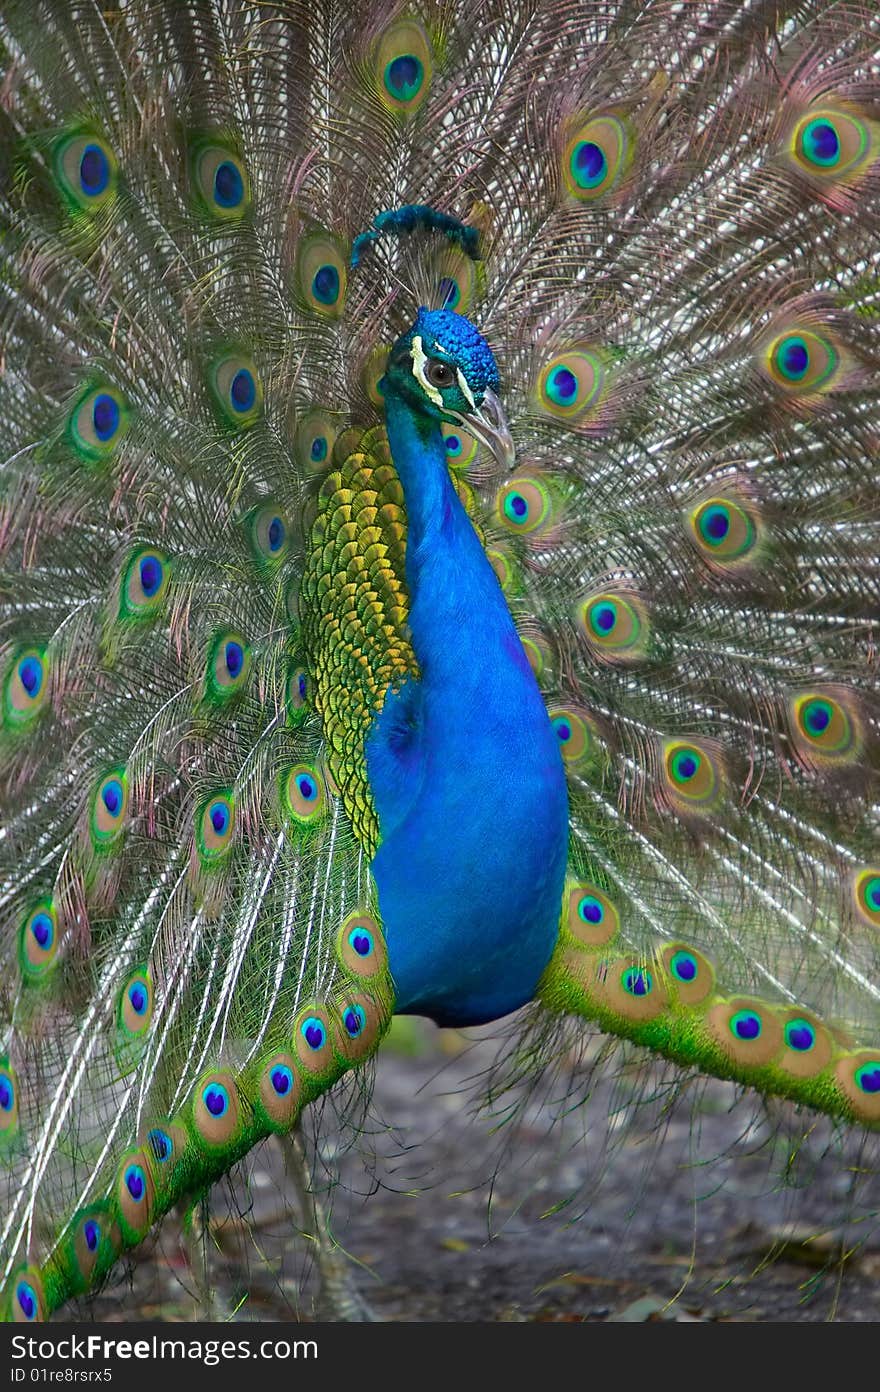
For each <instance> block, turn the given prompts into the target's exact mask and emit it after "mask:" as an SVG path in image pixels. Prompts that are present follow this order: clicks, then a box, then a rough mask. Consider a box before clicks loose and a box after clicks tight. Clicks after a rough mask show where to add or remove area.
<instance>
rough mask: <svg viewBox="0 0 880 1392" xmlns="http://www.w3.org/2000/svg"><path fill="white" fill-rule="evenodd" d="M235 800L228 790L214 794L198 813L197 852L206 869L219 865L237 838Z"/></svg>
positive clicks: (221, 790)
mask: <svg viewBox="0 0 880 1392" xmlns="http://www.w3.org/2000/svg"><path fill="white" fill-rule="evenodd" d="M235 813H236V809H235V799H234V798H233V796H232V794H231V793H230V792H229V791H228V790H226V789H220V790H218V791H217V792H216V793H213V794H212V795H211V796H210V797H209V798H206V799H205V801H204V802H203V803H202V804H201V806H200V807H199V809H198V812H197V813H196V852H197V854H198V857H199V860H200V861H201V863H202V865H203V866H205V867H211V866H212V865H216V864H218V863H219V862H220V861H222V860H223V858H224V857H225V856H226V854H227V853H228V852H229V850H230V849H231V848H232V843H233V840H234V837H235V820H236V816H235Z"/></svg>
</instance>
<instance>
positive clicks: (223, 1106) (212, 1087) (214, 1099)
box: [202, 1083, 229, 1117]
mask: <svg viewBox="0 0 880 1392" xmlns="http://www.w3.org/2000/svg"><path fill="white" fill-rule="evenodd" d="M202 1101H203V1102H204V1104H205V1109H206V1111H208V1112H209V1113H210V1115H211V1116H212V1117H222V1116H224V1115H225V1114H226V1112H228V1110H229V1093H228V1092H227V1091H226V1088H225V1087H222V1086H221V1085H220V1083H209V1084H208V1086H207V1087H206V1088H205V1090H204V1092H203V1093H202Z"/></svg>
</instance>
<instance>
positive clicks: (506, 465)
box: [464, 391, 516, 470]
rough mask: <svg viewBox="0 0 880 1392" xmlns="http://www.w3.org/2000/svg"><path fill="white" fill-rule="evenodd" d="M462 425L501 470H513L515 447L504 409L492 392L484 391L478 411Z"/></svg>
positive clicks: (470, 415)
mask: <svg viewBox="0 0 880 1392" xmlns="http://www.w3.org/2000/svg"><path fill="white" fill-rule="evenodd" d="M464 424H465V425H466V426H467V427H468V429H469V430H470V431H471V433H472V434H474V435H476V437H477V439H478V440H479V441H480V443H481V444H483V445H486V446H487V447H488V448H489V449H490V450H491V451H492V453H493V454H494V456H495V458H496V459H497V460H498V463H499V464H500V465H501V467H502V468H503V469H507V470H510V469H512V468H513V465H514V462H515V460H516V445H515V444H514V443H513V436H512V435H511V433H510V426H509V425H508V424H507V417H506V415H505V414H504V407H503V406H502V405H501V402H500V401H499V400H498V397H497V396H496V395H495V393H494V392H493V391H486V392H485V393H484V394H483V402H482V405H481V406H480V408H479V410H477V411H473V412H471V413H470V414H469V415H468V416H467V417H466V418H465V420H464Z"/></svg>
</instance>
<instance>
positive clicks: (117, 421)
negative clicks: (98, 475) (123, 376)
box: [66, 384, 131, 464]
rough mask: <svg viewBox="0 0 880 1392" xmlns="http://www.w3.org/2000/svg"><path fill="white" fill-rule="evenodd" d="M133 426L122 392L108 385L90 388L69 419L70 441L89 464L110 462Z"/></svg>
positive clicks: (68, 434)
mask: <svg viewBox="0 0 880 1392" xmlns="http://www.w3.org/2000/svg"><path fill="white" fill-rule="evenodd" d="M130 424H131V416H130V411H129V408H128V405H127V403H126V401H125V398H124V397H123V395H122V393H121V392H119V391H117V389H116V387H112V386H110V385H108V384H102V385H94V384H92V385H90V386H89V387H87V388H86V390H85V392H83V393H82V394H81V395H80V396H79V397H78V399H77V400H76V402H75V403H74V406H73V409H72V410H71V412H70V415H69V416H68V418H67V432H66V437H67V441H68V443H69V444H70V446H71V448H72V449H73V451H74V452H75V453H76V454H77V455H78V456H79V457H80V458H81V459H82V460H84V461H85V462H86V463H87V464H99V463H102V462H104V461H105V460H107V459H109V458H110V457H111V455H113V453H114V452H115V451H116V449H117V448H118V447H119V445H120V444H121V443H122V441H123V439H124V438H125V435H126V433H127V431H128V428H129V425H130Z"/></svg>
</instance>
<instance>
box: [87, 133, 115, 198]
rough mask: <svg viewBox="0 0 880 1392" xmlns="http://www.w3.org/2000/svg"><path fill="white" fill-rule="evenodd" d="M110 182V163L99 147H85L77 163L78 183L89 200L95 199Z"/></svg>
mask: <svg viewBox="0 0 880 1392" xmlns="http://www.w3.org/2000/svg"><path fill="white" fill-rule="evenodd" d="M109 182H110V161H109V160H108V159H107V156H106V155H105V154H104V151H103V150H102V149H101V147H100V145H87V146H86V148H85V149H84V150H83V152H82V158H81V159H80V162H79V183H80V188H81V189H82V191H83V193H84V194H86V196H87V197H89V198H97V197H98V195H99V194H101V193H103V192H104V190H105V188H106V187H107V185H108V183H109Z"/></svg>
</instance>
